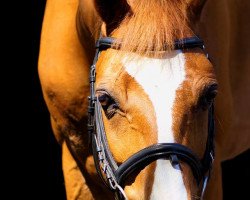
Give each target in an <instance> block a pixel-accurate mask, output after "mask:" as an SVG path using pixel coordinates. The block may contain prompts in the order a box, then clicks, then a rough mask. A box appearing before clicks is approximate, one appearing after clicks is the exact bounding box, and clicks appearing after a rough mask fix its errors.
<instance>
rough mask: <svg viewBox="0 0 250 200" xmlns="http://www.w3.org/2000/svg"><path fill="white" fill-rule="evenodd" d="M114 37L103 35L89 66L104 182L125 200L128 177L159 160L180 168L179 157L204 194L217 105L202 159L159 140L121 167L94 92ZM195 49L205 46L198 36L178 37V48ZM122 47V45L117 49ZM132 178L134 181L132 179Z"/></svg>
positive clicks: (92, 120)
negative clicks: (100, 59)
mask: <svg viewBox="0 0 250 200" xmlns="http://www.w3.org/2000/svg"><path fill="white" fill-rule="evenodd" d="M115 40H116V39H115V38H111V37H101V38H100V39H99V40H98V41H97V43H96V53H95V57H94V60H93V65H92V66H91V68H90V80H89V81H90V96H89V106H88V133H89V136H90V141H91V143H92V152H93V157H94V161H95V167H96V170H97V172H98V174H99V176H100V177H101V179H102V180H103V182H104V184H105V185H106V186H107V187H108V188H109V189H111V190H112V191H114V192H115V195H116V198H117V199H126V195H125V192H124V191H123V188H124V187H125V182H126V180H128V179H129V180H130V181H131V177H134V178H135V177H136V175H137V174H138V173H139V172H140V171H141V170H143V169H144V168H145V167H146V166H148V165H149V164H150V163H152V162H154V161H156V160H158V159H165V160H170V162H171V164H172V166H173V167H174V168H178V169H180V166H179V160H181V161H183V162H185V163H187V164H188V165H189V166H190V168H191V170H192V172H193V175H194V178H195V179H196V181H197V184H198V185H199V184H200V183H202V196H203V194H204V191H205V188H206V185H207V181H208V178H209V175H210V170H211V168H212V164H213V160H214V159H213V158H214V107H213V104H212V105H211V106H210V108H209V110H208V138H207V143H206V149H205V152H204V156H203V158H202V159H201V160H200V159H199V158H198V157H197V155H196V154H195V153H194V152H192V150H191V149H189V148H188V147H186V146H184V145H181V144H178V143H157V144H154V145H151V146H148V147H146V148H144V149H142V150H140V151H139V152H137V153H135V154H134V155H132V156H131V157H129V158H128V159H127V160H126V161H125V162H123V163H122V164H121V165H119V166H118V164H117V163H116V161H115V159H114V158H113V156H112V153H111V151H110V149H109V145H108V142H107V138H106V133H105V128H104V124H103V119H102V112H101V105H100V102H99V101H98V98H97V97H96V94H95V80H96V62H97V60H98V57H99V55H100V53H101V51H104V50H107V49H109V48H113V44H114V42H115ZM192 48H201V49H204V42H203V41H202V40H201V39H199V38H198V37H190V38H185V39H181V40H176V41H175V43H174V49H175V50H178V49H180V50H185V49H192ZM116 49H119V48H116ZM132 180H134V179H133V178H132Z"/></svg>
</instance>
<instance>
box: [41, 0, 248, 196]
mask: <svg viewBox="0 0 250 200" xmlns="http://www.w3.org/2000/svg"><path fill="white" fill-rule="evenodd" d="M249 6H250V3H249V1H243V0H239V1H234V0H220V1H217V0H207V1H198V0H136V1H133V0H107V1H101V0H92V1H91V0H79V1H78V0H64V1H62V0H47V5H46V11H45V15H44V21H43V28H42V35H41V46H40V56H39V77H40V81H41V85H42V90H43V94H44V98H45V101H46V104H47V106H48V109H49V112H50V114H51V124H52V128H53V132H54V134H55V137H56V139H57V141H58V142H59V143H60V144H61V145H62V161H63V173H64V180H65V187H66V193H67V199H69V200H71V199H84V200H88V199H114V197H115V195H116V197H118V198H121V199H122V198H125V196H126V198H127V199H130V200H132V199H142V200H146V199H151V200H158V199H176V200H180V199H201V198H202V189H203V188H205V185H206V184H205V181H197V180H196V179H197V178H196V177H195V173H194V172H196V170H193V168H192V166H193V165H191V164H190V162H191V160H192V159H191V158H193V157H192V156H193V154H194V155H195V156H194V158H195V159H196V158H197V159H198V161H199V160H201V159H202V158H203V157H204V154H205V152H206V150H207V144H208V143H207V141H208V140H209V139H211V137H210V132H211V130H210V131H208V129H209V126H210V125H211V124H210V123H208V121H210V120H211V119H210V118H211V116H212V115H213V113H211V112H212V111H211V107H212V106H213V102H214V98H215V95H216V94H217V85H218V94H217V97H216V99H215V102H214V105H215V114H214V119H215V125H216V126H215V141H214V143H215V160H214V162H213V164H212V170H211V172H210V168H209V169H208V170H206V176H208V175H209V174H210V178H209V181H208V186H207V189H206V191H205V194H204V197H203V198H204V199H222V180H221V166H220V163H221V161H223V160H226V159H229V158H233V157H234V156H236V155H238V154H240V153H242V152H243V151H245V150H247V149H249V147H250V134H249V130H250V118H249V116H250V115H249V113H250V106H249V104H247V103H246V102H249V100H250V79H249V77H248V76H249V74H250V68H249V67H248V65H249V64H250V56H249V53H250V41H249V40H250V39H249V35H250V32H249V30H250V26H249V25H250V24H249V20H248V19H249V17H250V16H249ZM100 35H101V38H104V39H105V37H108V36H109V37H113V38H116V39H117V40H114V41H113V40H111V42H110V41H109V42H108V44H106V45H108V47H106V48H105V49H102V51H100V52H98V51H97V53H98V59H97V63H96V65H94V66H92V67H95V68H94V70H95V72H96V80H94V79H95V77H94V78H93V77H92V78H91V80H92V81H91V84H92V86H93V87H95V90H92V93H91V95H94V96H92V97H96V98H97V99H94V98H93V99H92V100H93V101H94V102H95V103H94V104H95V105H94V107H93V105H92V107H91V102H90V104H89V105H90V107H89V108H88V96H89V95H90V92H89V91H90V90H89V88H90V84H89V73H90V66H91V65H92V62H93V59H94V56H95V43H96V41H98V39H99V38H100ZM196 35H199V36H200V37H201V38H202V39H203V40H204V41H205V45H206V49H205V50H204V49H203V48H199V47H200V46H202V44H199V45H197V44H198V42H199V41H200V40H198V39H197V37H196ZM188 38H196V39H195V41H194V44H195V45H194V46H193V47H192V48H184V46H185V42H183V39H188ZM106 39H110V38H106ZM117 41H122V42H121V43H120V42H117ZM175 41H182V45H183V46H181V47H180V46H177V48H176V45H175ZM196 45H197V46H196ZM99 50H100V49H99ZM206 52H208V53H209V57H210V59H211V62H210V61H209V59H207V55H206ZM92 75H95V73H93V74H92ZM94 81H95V82H94ZM92 89H93V88H92ZM92 103H93V102H92ZM100 109H101V110H100ZM93 110H95V114H93ZM88 111H89V113H90V114H89V115H90V119H92V118H91V116H92V115H93V116H95V119H94V121H95V122H97V123H99V124H100V126H99V127H98V126H97V125H95V126H97V127H96V130H97V132H98V130H99V132H100V133H103V131H104V130H105V138H106V137H107V143H108V145H107V146H108V147H109V150H108V152H109V151H110V152H111V153H110V154H111V157H112V158H113V159H114V160H113V161H114V162H115V163H116V164H117V166H124V163H128V162H127V159H128V158H131V156H132V157H133V155H136V156H137V157H138V156H140V155H139V154H140V152H139V151H140V150H142V149H143V154H142V155H143V156H141V158H140V159H141V160H143V159H144V158H143V157H146V158H147V156H148V155H152V152H151V153H150V152H149V153H148V154H147V152H146V150H147V149H149V150H152V151H155V150H156V149H155V147H161V145H162V146H163V148H165V147H167V146H168V145H170V146H171V147H173V149H174V150H173V151H174V153H173V155H172V154H171V155H170V156H168V157H167V156H166V158H165V157H164V158H165V159H162V157H160V159H158V158H154V159H153V160H152V161H150V162H148V163H147V164H143V167H141V169H140V170H139V171H138V170H137V172H135V173H131V174H129V176H128V177H127V179H125V180H124V182H123V183H122V185H121V186H122V187H120V186H119V185H118V184H115V185H114V187H115V190H114V191H115V192H117V190H118V191H120V193H118V194H117V193H116V194H114V191H112V190H109V189H108V188H106V186H105V184H104V183H103V182H102V181H101V180H100V178H99V176H98V173H97V170H96V167H95V164H96V165H97V169H99V167H98V162H101V161H102V159H103V158H102V159H100V157H99V160H98V159H97V160H96V162H94V159H93V153H94V154H95V153H96V152H95V151H96V149H93V150H91V148H90V145H89V144H90V138H91V137H92V140H93V135H94V136H95V133H94V131H90V132H89V134H90V135H89V134H88V131H87V129H89V130H90V128H91V127H88V128H87V124H88V123H87V119H88ZM97 117H99V118H98V119H100V121H98V119H97ZM92 120H93V119H92ZM90 121H91V120H90ZM90 121H89V123H90ZM212 121H213V119H212ZM102 122H103V124H102ZM89 125H92V124H89ZM102 125H103V126H104V127H102ZM92 128H93V127H92ZM102 128H103V129H102ZM92 130H93V129H92ZM100 130H101V131H100ZM212 140H213V138H212ZM93 141H94V143H95V140H93ZM98 144H100V143H98V142H97V143H95V145H97V146H98ZM210 146H211V145H210ZM147 147H148V148H147ZM149 147H150V148H149ZM151 147H152V148H151ZM153 147H154V148H153ZM177 147H178V148H179V150H178V151H177V150H176V148H177ZM145 148H146V149H145ZM180 149H181V150H183V151H184V153H183V155H182V154H180ZM211 149H212V150H213V147H211V148H210V150H211ZM106 150H107V149H106ZM212 150H211V151H209V153H210V154H211V152H212ZM166 151H167V150H166ZM166 151H165V150H164V151H162V152H161V153H166ZM138 152H139V154H138ZM145 152H146V153H145ZM188 152H191V154H190V155H189V156H186V155H187V154H188ZM212 153H213V152H212ZM106 154H108V153H107V152H106ZM176 155H177V156H176ZM102 156H103V155H102ZM104 156H105V155H104ZM106 156H107V155H106ZM182 156H183V158H185V156H186V157H188V158H187V160H185V159H181V158H182ZM209 156H211V157H209V159H211V162H212V159H213V158H212V157H213V155H212V154H211V155H209ZM190 157H191V158H190ZM178 158H180V159H178ZM147 159H148V158H147ZM147 159H146V160H147ZM141 160H140V161H141ZM132 161H138V158H137V160H136V159H132ZM147 161H148V160H147ZM198 161H197V162H198ZM198 163H199V162H198ZM99 164H100V163H99ZM109 164H110V163H109ZM130 164H131V166H132V165H133V164H134V163H133V162H130ZM195 166H196V165H194V167H195ZM102 167H104V166H103V165H102ZM127 167H129V166H127ZM209 167H210V166H209ZM118 169H120V168H118ZM197 169H199V167H197ZM100 174H101V175H102V176H104V179H105V180H106V179H107V177H106V176H105V174H104V172H100ZM111 175H112V173H111ZM107 180H110V179H107ZM202 180H205V179H204V176H202ZM203 186H204V187H203ZM123 193H124V194H123ZM119 195H120V196H119Z"/></svg>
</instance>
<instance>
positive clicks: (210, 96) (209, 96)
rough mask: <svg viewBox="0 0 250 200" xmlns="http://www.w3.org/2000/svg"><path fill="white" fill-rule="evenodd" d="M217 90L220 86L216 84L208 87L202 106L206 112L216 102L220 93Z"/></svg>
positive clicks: (202, 99)
mask: <svg viewBox="0 0 250 200" xmlns="http://www.w3.org/2000/svg"><path fill="white" fill-rule="evenodd" d="M217 88H218V85H217V84H216V83H214V84H211V85H209V86H208V87H206V89H205V91H204V93H203V95H202V98H201V106H202V108H203V109H204V110H205V109H207V108H208V107H209V106H210V105H211V104H212V102H213V101H214V98H215V97H216V95H217V92H218V91H217Z"/></svg>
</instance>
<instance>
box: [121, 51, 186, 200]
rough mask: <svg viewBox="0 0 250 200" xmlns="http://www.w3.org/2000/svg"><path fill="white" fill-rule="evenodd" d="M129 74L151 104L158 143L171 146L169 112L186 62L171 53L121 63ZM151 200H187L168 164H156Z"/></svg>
mask: <svg viewBox="0 0 250 200" xmlns="http://www.w3.org/2000/svg"><path fill="white" fill-rule="evenodd" d="M123 64H124V66H125V69H126V71H127V72H128V74H129V75H130V76H132V77H134V79H135V80H136V81H137V82H138V84H139V85H140V86H141V87H142V88H143V89H144V91H145V93H146V94H147V95H148V97H149V99H150V100H151V102H152V104H153V106H154V110H155V114H156V120H157V128H158V142H159V143H169V142H174V134H173V130H172V122H173V119H172V108H173V104H174V100H175V96H176V90H177V89H178V87H179V86H180V85H181V84H182V82H183V81H184V80H185V58H184V55H183V53H182V52H181V51H173V52H171V53H168V54H166V56H165V57H163V58H162V59H156V58H148V57H141V56H138V57H136V58H135V59H133V60H124V63H123ZM150 199H151V200H166V199H171V200H184V199H187V191H186V189H185V186H184V183H183V180H182V174H181V172H180V171H178V170H176V169H173V167H172V166H171V164H170V162H169V161H167V160H157V161H156V170H155V174H154V183H153V188H152V193H151V196H150Z"/></svg>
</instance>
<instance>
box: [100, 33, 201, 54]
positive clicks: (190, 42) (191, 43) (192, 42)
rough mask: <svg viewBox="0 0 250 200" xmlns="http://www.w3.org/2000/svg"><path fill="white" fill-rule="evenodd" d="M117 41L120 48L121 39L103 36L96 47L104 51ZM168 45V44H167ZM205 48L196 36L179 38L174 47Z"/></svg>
mask: <svg viewBox="0 0 250 200" xmlns="http://www.w3.org/2000/svg"><path fill="white" fill-rule="evenodd" d="M115 42H116V43H117V44H118V49H119V44H121V43H122V41H121V40H119V39H116V38H113V37H102V38H100V39H99V40H98V41H97V42H96V48H97V49H99V51H104V50H107V49H109V48H116V47H115V46H114V44H115ZM166 46H167V45H166ZM196 47H198V48H201V49H203V48H204V42H203V40H202V39H200V38H198V37H196V36H194V37H189V38H184V39H179V40H176V41H175V42H174V49H175V50H178V49H191V48H196Z"/></svg>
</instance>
